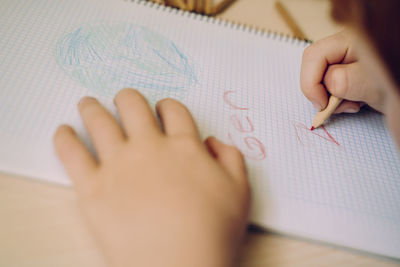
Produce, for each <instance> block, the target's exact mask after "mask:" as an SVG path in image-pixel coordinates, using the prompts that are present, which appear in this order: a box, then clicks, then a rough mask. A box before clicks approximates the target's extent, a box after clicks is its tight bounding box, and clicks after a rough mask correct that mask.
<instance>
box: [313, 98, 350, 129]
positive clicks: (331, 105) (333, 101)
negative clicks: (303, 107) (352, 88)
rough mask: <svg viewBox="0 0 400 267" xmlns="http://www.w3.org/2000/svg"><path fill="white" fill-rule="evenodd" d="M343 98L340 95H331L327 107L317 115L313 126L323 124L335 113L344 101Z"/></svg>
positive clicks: (316, 126)
mask: <svg viewBox="0 0 400 267" xmlns="http://www.w3.org/2000/svg"><path fill="white" fill-rule="evenodd" d="M342 100H343V99H341V98H339V97H336V96H333V95H331V96H330V97H329V101H328V105H327V106H326V108H325V109H324V110H321V111H320V112H318V113H317V115H315V117H314V120H313V124H312V126H313V127H314V128H318V127H319V126H321V125H322V124H323V123H324V122H325V121H326V120H327V119H328V118H329V117H330V116H331V115H332V114H333V112H334V111H335V110H336V108H337V107H338V106H339V105H340V103H342Z"/></svg>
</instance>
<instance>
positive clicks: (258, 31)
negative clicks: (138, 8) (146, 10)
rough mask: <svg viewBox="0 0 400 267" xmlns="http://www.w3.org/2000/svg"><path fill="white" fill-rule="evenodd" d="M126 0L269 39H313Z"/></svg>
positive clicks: (301, 42)
mask: <svg viewBox="0 0 400 267" xmlns="http://www.w3.org/2000/svg"><path fill="white" fill-rule="evenodd" d="M124 1H125V2H133V3H135V4H138V5H142V6H145V7H150V8H153V9H157V10H162V11H166V12H168V13H173V12H174V13H175V14H177V15H180V16H184V17H187V18H191V19H194V20H199V21H203V22H205V23H209V24H213V25H217V26H221V27H227V28H231V29H235V30H238V31H242V32H247V33H250V34H255V35H259V36H261V37H266V38H268V39H272V40H276V41H279V42H285V43H287V42H290V43H291V44H295V45H303V46H307V45H308V44H310V43H311V41H310V40H308V39H301V38H298V37H295V36H292V35H289V34H285V33H280V32H276V31H271V30H267V29H265V28H262V27H259V26H255V25H249V24H246V23H242V22H237V21H233V20H229V19H222V18H215V17H211V16H206V15H202V14H198V13H193V12H189V11H186V10H181V9H179V8H176V7H170V6H166V5H162V4H158V3H156V2H150V1H147V0H124Z"/></svg>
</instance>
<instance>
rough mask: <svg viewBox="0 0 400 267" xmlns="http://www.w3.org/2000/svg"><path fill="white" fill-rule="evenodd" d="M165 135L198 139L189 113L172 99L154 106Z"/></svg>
mask: <svg viewBox="0 0 400 267" xmlns="http://www.w3.org/2000/svg"><path fill="white" fill-rule="evenodd" d="M156 109H157V113H158V114H159V115H160V119H161V122H162V124H163V128H164V132H165V134H166V135H169V136H173V135H190V136H195V137H196V138H200V135H199V132H198V130H197V127H196V123H195V122H194V119H193V117H192V115H191V114H190V111H189V110H188V109H187V108H186V107H185V106H184V105H183V104H181V103H179V102H178V101H176V100H174V99H163V100H161V101H159V102H158V103H157V105H156Z"/></svg>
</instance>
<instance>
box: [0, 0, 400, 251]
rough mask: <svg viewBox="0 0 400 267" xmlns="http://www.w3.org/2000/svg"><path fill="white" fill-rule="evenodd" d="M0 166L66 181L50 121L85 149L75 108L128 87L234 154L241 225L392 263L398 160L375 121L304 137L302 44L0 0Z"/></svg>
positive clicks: (136, 5)
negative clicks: (171, 107) (245, 219)
mask: <svg viewBox="0 0 400 267" xmlns="http://www.w3.org/2000/svg"><path fill="white" fill-rule="evenodd" d="M0 36H1V39H0V73H1V75H0V88H1V89H0V147H1V150H0V170H1V171H5V172H11V173H16V174H21V175H25V176H29V177H33V178H37V179H43V180H46V181H49V182H54V183H61V184H66V185H68V184H69V181H68V178H67V177H66V174H65V173H64V171H63V169H62V167H61V165H60V163H59V162H58V160H57V159H56V156H55V154H54V151H53V147H52V136H53V134H54V132H55V129H56V127H57V126H58V125H60V124H62V123H68V124H70V125H72V126H73V127H74V128H75V129H77V132H78V134H79V135H80V136H82V138H83V139H84V140H85V141H86V143H87V144H88V145H89V146H90V143H89V140H88V136H87V134H86V133H85V132H84V129H83V125H82V123H81V121H80V118H79V115H78V112H77V109H76V103H78V101H79V99H80V98H81V97H83V96H85V95H91V96H94V97H96V98H98V99H99V100H100V101H101V102H102V103H103V104H104V105H105V106H106V107H107V108H109V109H110V110H112V111H113V112H114V113H115V108H114V107H113V104H112V98H113V96H114V95H115V93H116V92H117V91H118V90H119V89H121V88H123V87H136V88H137V89H139V90H140V91H141V92H143V93H144V94H145V95H146V97H147V98H148V99H149V101H150V102H151V103H153V104H154V103H155V102H156V101H157V100H159V99H162V98H164V97H167V96H168V97H174V98H177V99H178V100H180V101H182V102H183V103H185V104H186V105H187V106H188V107H189V108H190V110H191V111H192V112H193V115H194V117H195V119H196V121H197V123H198V124H199V127H200V129H201V132H202V135H203V136H207V135H214V136H217V137H218V138H220V139H222V140H224V141H225V142H228V143H233V144H235V145H237V146H238V147H239V148H240V149H241V150H242V152H243V153H244V154H245V155H246V161H247V165H248V169H249V174H250V179H251V186H252V190H253V207H252V212H251V221H252V222H254V223H256V224H259V225H261V226H264V227H267V228H269V229H272V230H275V231H278V232H281V233H286V234H292V235H297V236H301V237H306V238H310V239H315V240H320V241H324V242H330V243H333V244H338V245H342V246H347V247H351V248H356V249H360V250H365V251H369V252H373V253H377V254H381V255H386V256H390V257H395V258H400V226H399V225H400V164H399V163H400V160H399V159H400V158H399V153H398V151H397V149H396V145H395V144H394V142H393V140H392V139H391V137H390V135H389V133H388V131H387V129H386V128H385V126H384V123H383V118H382V116H381V115H379V114H377V113H375V112H372V111H369V110H363V111H362V112H360V113H358V114H354V115H337V116H335V117H333V118H332V119H331V120H330V122H329V124H327V126H326V128H325V129H323V128H322V129H317V130H315V131H313V132H310V131H309V130H308V129H307V126H309V125H311V120H312V118H313V116H314V115H315V110H314V109H313V108H312V106H311V104H310V103H309V102H308V101H307V100H306V99H305V97H304V96H303V95H302V93H301V90H300V88H299V73H300V62H301V55H302V51H303V49H304V48H305V47H306V45H307V44H306V43H304V42H301V41H298V40H293V39H290V38H287V37H283V36H279V35H275V34H268V33H262V32H258V31H254V30H249V29H247V28H243V27H241V26H237V25H233V24H230V23H225V22H220V21H216V20H213V19H209V18H205V17H202V16H199V15H195V14H190V13H186V12H182V11H178V10H174V9H170V8H165V7H160V6H158V5H154V4H149V3H145V2H139V1H136V2H135V1H134V2H122V1H121V3H119V2H115V1H107V0H97V1H96V0H89V1H78V0H68V1H50V0H40V1H33V0H29V1H22V0H7V1H3V3H2V5H1V7H0Z"/></svg>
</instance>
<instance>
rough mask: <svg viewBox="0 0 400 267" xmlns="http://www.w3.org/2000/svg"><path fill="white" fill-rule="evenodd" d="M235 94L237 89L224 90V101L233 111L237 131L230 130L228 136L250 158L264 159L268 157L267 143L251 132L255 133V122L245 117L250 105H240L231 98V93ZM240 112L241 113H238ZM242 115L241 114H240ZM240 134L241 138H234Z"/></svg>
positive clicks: (232, 123) (231, 118)
mask: <svg viewBox="0 0 400 267" xmlns="http://www.w3.org/2000/svg"><path fill="white" fill-rule="evenodd" d="M233 94H235V91H225V92H224V102H225V104H226V105H228V106H229V107H230V109H231V110H232V111H233V113H232V114H231V117H230V123H231V125H232V126H233V128H234V129H235V131H234V132H233V133H232V132H229V133H228V137H229V139H230V140H231V143H232V144H233V145H237V146H238V147H240V148H242V149H241V150H242V153H243V154H244V155H245V156H246V157H247V158H250V159H254V160H263V159H265V158H266V156H267V153H266V151H265V145H264V144H263V143H262V142H261V141H260V140H259V139H258V138H257V137H255V136H251V135H249V134H251V133H253V132H254V130H255V126H254V123H253V122H252V120H251V118H250V117H249V116H247V114H246V116H244V118H245V119H244V120H243V119H241V117H243V115H242V114H243V112H246V111H248V110H249V108H248V107H243V106H238V105H237V104H235V103H234V102H233V101H232V100H231V97H230V96H231V95H233ZM238 112H239V113H238ZM240 115H241V116H240ZM234 135H235V137H236V136H239V137H240V138H234ZM234 139H235V140H240V144H235V142H234Z"/></svg>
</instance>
